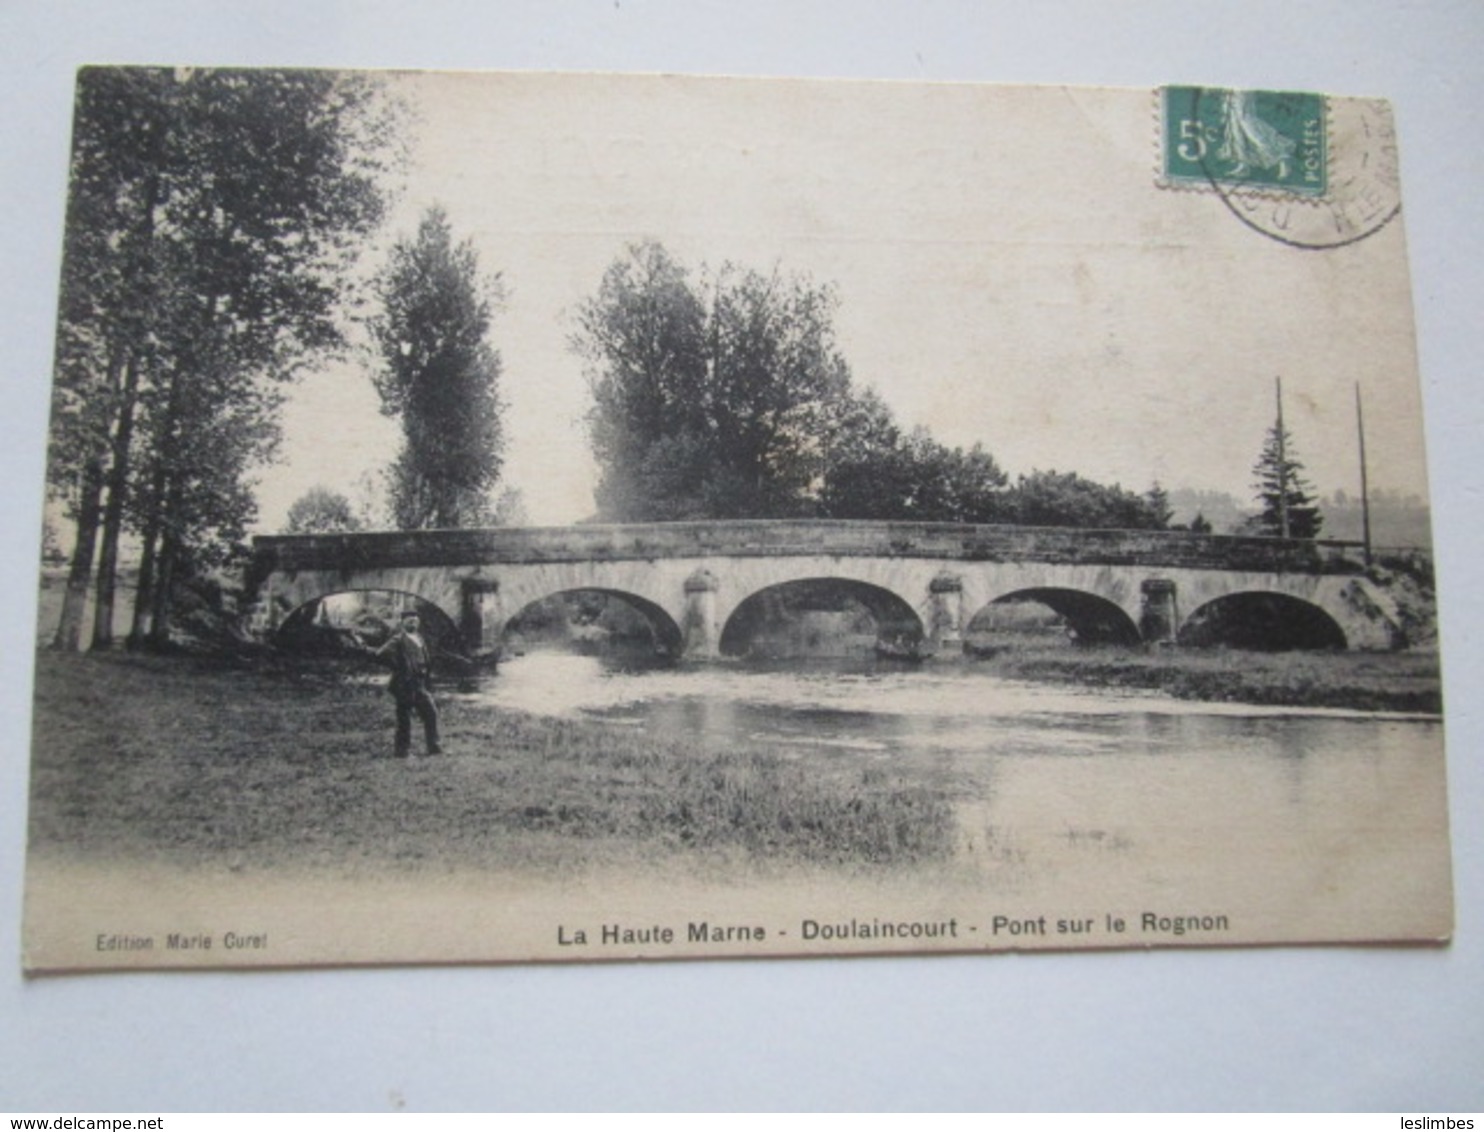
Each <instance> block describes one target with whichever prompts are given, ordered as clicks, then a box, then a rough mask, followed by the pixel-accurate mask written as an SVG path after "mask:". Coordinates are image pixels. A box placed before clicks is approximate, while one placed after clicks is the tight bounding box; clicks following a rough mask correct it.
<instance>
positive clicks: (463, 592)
mask: <svg viewBox="0 0 1484 1132" xmlns="http://www.w3.org/2000/svg"><path fill="white" fill-rule="evenodd" d="M499 592H500V583H499V582H497V581H495V579H493V578H465V579H464V581H463V585H462V586H461V587H460V602H459V633H460V635H461V636H462V637H463V639H464V648H465V649H467V650H468V653H469V655H470V656H486V655H488V654H490V653H492V652H498V651H499V648H500V630H501V629H502V628H503V624H502V620H501V618H500V617H499V615H498V613H497V611H496V609H495V604H496V599H497V595H498V594H499Z"/></svg>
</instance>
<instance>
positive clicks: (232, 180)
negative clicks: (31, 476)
mask: <svg viewBox="0 0 1484 1132" xmlns="http://www.w3.org/2000/svg"><path fill="white" fill-rule="evenodd" d="M392 117H393V114H392V111H391V109H390V108H389V103H387V102H386V100H385V99H384V98H383V96H382V94H381V91H380V88H379V86H378V85H377V84H376V82H375V81H373V80H368V79H364V78H359V77H351V76H343V75H339V74H336V73H333V72H324V71H317V72H311V71H250V72H249V71H230V70H208V71H172V70H166V69H160V68H90V69H87V70H84V71H83V72H81V74H80V75H79V78H78V92H77V105H76V112H75V122H74V132H73V152H72V161H71V192H70V195H69V201H68V216H67V235H66V242H65V247H64V256H63V268H62V291H61V305H60V314H59V319H58V332H57V351H56V375H55V381H54V398H53V414H52V434H51V436H52V443H51V448H50V453H49V460H48V475H49V477H50V480H51V482H52V484H53V486H54V488H55V489H56V490H59V491H61V492H62V493H64V495H65V496H66V497H67V498H68V500H69V514H70V516H71V517H72V518H73V520H74V521H75V523H76V541H75V544H74V549H73V554H72V565H71V570H70V574H69V583H68V588H67V593H66V596H65V600H64V608H63V614H62V618H61V623H60V626H59V629H58V633H57V637H56V643H57V644H58V645H59V646H61V647H66V648H75V647H77V646H78V644H79V643H80V641H81V636H82V607H83V602H84V600H85V598H86V594H87V590H88V587H89V583H90V580H91V579H92V578H93V576H94V571H93V564H94V558H95V557H96V558H97V570H96V586H97V593H96V616H95V622H94V632H93V643H94V645H95V647H97V646H105V645H107V644H109V643H110V641H111V638H112V620H113V606H114V582H115V574H116V570H117V556H118V548H119V543H120V539H121V536H122V534H123V532H124V531H125V530H126V529H133V530H134V531H136V532H137V533H138V534H139V536H140V543H141V546H142V557H141V573H140V587H139V596H138V601H137V604H136V608H135V632H136V635H140V636H144V637H148V638H150V639H152V640H154V641H157V642H158V641H163V640H164V639H165V636H166V624H167V619H168V615H169V612H170V609H171V604H172V597H171V595H172V591H173V582H174V579H175V578H176V577H177V575H178V574H179V573H180V572H181V571H183V570H185V569H188V568H195V567H198V566H199V565H201V564H203V563H206V562H209V561H211V560H214V559H218V558H220V557H221V556H222V555H223V554H225V553H226V552H227V551H228V550H229V549H230V547H231V545H232V544H233V543H234V542H236V541H237V540H239V539H240V538H241V533H242V530H243V529H244V526H245V524H246V522H247V521H248V520H249V519H250V518H251V516H252V513H253V500H252V496H251V493H250V492H249V491H248V490H247V488H246V486H245V485H244V475H245V473H246V472H247V470H248V469H249V468H250V467H251V466H252V465H253V464H254V463H256V462H258V461H260V460H262V459H265V458H266V457H267V456H268V455H269V454H270V453H271V451H272V447H273V444H274V443H275V442H276V440H277V435H278V434H277V412H278V408H279V405H280V400H281V394H280V387H281V385H282V384H283V383H284V382H286V381H287V380H289V379H290V378H291V377H293V376H294V375H295V373H296V372H298V371H299V369H300V368H302V367H303V366H304V365H305V364H307V363H308V362H309V360H310V359H311V358H312V357H313V356H314V355H316V354H318V353H319V352H321V351H323V350H326V349H330V348H333V347H334V346H336V345H338V344H339V342H340V330H339V325H338V321H339V320H338V315H339V311H340V307H341V304H342V301H343V300H344V299H345V297H346V295H347V282H346V280H347V278H348V277H347V275H346V272H345V269H346V267H347V266H348V265H349V263H350V262H351V260H352V258H353V256H354V254H355V251H356V248H357V246H358V244H359V242H360V240H361V238H362V237H364V235H365V234H366V233H368V232H369V231H370V230H371V229H372V228H373V227H374V225H375V224H376V223H378V222H379V220H380V217H381V214H382V209H383V204H384V201H383V197H382V194H381V192H380V190H379V188H378V184H379V180H380V178H381V177H382V176H383V175H384V174H385V173H386V172H387V168H388V167H387V164H386V162H385V161H384V159H383V158H384V155H385V154H386V153H387V152H389V149H390V143H389V138H390V133H389V124H390V122H391V120H392Z"/></svg>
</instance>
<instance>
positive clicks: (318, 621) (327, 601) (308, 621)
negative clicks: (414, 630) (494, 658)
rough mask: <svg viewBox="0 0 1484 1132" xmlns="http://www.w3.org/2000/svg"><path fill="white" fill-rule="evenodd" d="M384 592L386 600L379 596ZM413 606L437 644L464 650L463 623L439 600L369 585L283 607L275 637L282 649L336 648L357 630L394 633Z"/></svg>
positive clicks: (270, 638)
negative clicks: (343, 599)
mask: <svg viewBox="0 0 1484 1132" xmlns="http://www.w3.org/2000/svg"><path fill="white" fill-rule="evenodd" d="M378 596H379V597H380V598H381V599H382V600H380V601H375V600H373V598H375V597H378ZM337 598H346V599H352V600H350V601H347V602H344V603H341V602H336V599H337ZM356 599H359V600H356ZM288 600H289V601H292V600H293V599H288ZM337 607H338V608H337ZM409 609H412V610H415V611H416V612H417V614H418V616H419V618H420V619H421V620H422V622H423V624H422V632H423V635H424V636H425V637H427V639H428V641H429V642H430V643H431V644H432V645H434V646H436V647H438V648H439V649H443V650H453V651H455V652H458V651H460V639H461V636H462V634H461V632H460V627H459V624H458V622H457V621H455V620H454V619H453V618H452V617H451V616H450V615H449V613H448V611H447V610H445V609H443V608H442V607H441V606H440V605H439V604H438V603H437V602H434V601H429V600H428V599H427V598H426V597H424V596H423V595H421V594H418V593H415V592H413V591H411V590H398V589H389V588H386V587H380V586H365V585H348V586H343V587H341V588H339V589H330V590H328V591H326V592H323V593H315V594H312V595H311V596H308V597H304V598H302V600H300V601H299V602H298V604H296V605H292V606H291V607H290V608H288V609H286V610H285V611H283V614H282V616H281V617H280V618H279V619H278V622H277V625H276V627H275V628H274V629H273V630H272V632H271V633H270V634H269V640H270V641H271V642H272V643H273V644H274V645H275V646H277V647H280V648H291V649H298V650H304V651H318V650H320V649H330V650H332V651H333V650H334V649H335V648H336V647H337V642H338V647H341V648H343V647H344V646H346V645H348V644H349V643H350V642H349V640H348V637H349V634H350V633H351V631H352V630H354V631H356V632H357V633H360V634H365V633H368V632H370V633H372V635H373V641H374V639H375V637H376V636H383V637H384V636H386V635H388V634H390V633H391V632H392V631H393V630H394V629H395V628H396V627H397V622H398V620H399V619H400V617H401V615H402V613H403V612H404V611H406V610H409Z"/></svg>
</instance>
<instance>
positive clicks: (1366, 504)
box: [1355, 381, 1371, 566]
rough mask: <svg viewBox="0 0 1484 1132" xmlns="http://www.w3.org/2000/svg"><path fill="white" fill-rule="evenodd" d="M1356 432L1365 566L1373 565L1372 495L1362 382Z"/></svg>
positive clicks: (1357, 395) (1357, 389)
mask: <svg viewBox="0 0 1484 1132" xmlns="http://www.w3.org/2000/svg"><path fill="white" fill-rule="evenodd" d="M1355 432H1356V435H1357V436H1358V437H1359V439H1360V521H1361V529H1362V531H1363V533H1362V535H1361V538H1362V540H1363V541H1364V543H1365V564H1366V565H1367V566H1369V565H1370V564H1371V493H1370V486H1369V483H1368V482H1367V479H1366V466H1365V410H1364V409H1363V408H1362V407H1361V402H1360V382H1358V381H1357V382H1356V383H1355Z"/></svg>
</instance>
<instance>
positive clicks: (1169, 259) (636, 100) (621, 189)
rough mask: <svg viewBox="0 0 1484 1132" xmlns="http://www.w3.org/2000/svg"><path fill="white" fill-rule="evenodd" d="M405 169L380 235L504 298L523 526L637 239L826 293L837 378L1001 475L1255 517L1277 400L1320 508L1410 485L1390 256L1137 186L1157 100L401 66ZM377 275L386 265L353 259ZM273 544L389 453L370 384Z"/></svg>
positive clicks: (581, 510) (342, 410)
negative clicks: (846, 371)
mask: <svg viewBox="0 0 1484 1132" xmlns="http://www.w3.org/2000/svg"><path fill="white" fill-rule="evenodd" d="M389 81H390V82H392V83H393V85H394V86H395V87H396V88H397V89H398V90H399V91H401V92H402V93H404V94H405V95H406V96H407V97H408V98H409V100H410V101H411V102H412V103H413V105H414V106H415V107H416V108H417V117H416V122H415V125H414V126H413V127H412V136H411V138H410V139H409V140H410V141H411V143H412V164H411V166H410V169H409V173H408V177H407V182H406V187H405V192H404V194H403V196H402V198H401V200H400V203H399V205H398V208H397V211H396V213H395V215H394V217H393V222H392V224H391V226H390V228H389V231H388V234H387V240H388V241H389V240H390V239H391V238H392V236H394V235H397V234H401V235H408V234H410V233H412V232H413V231H414V230H415V228H416V224H417V220H418V217H419V216H420V215H421V213H422V211H423V210H424V209H425V208H426V207H428V206H429V205H431V204H433V203H435V202H436V203H439V204H441V205H443V206H444V207H445V208H446V209H447V211H448V214H449V218H450V221H451V223H452V224H453V226H454V229H455V231H456V233H457V234H458V235H460V236H461V237H468V238H471V239H472V240H473V241H474V244H475V246H476V248H477V249H478V252H479V255H480V258H481V262H482V265H483V267H484V268H485V269H486V270H488V271H498V272H500V273H501V275H502V276H503V278H504V281H505V284H506V288H507V292H508V300H507V303H506V306H505V309H504V310H503V311H502V312H500V314H499V315H498V316H497V318H496V321H495V325H494V332H493V340H494V344H495V346H496V347H497V348H498V349H499V351H500V353H501V355H502V357H503V360H504V384H503V388H502V396H503V397H504V399H505V401H506V402H507V404H508V411H507V413H506V417H505V425H506V430H507V436H508V438H509V446H508V450H507V463H506V472H505V482H506V484H507V485H510V486H514V487H517V488H519V489H520V491H521V492H522V494H523V496H524V498H525V501H526V504H527V508H528V511H529V517H530V520H531V521H532V522H533V523H551V524H559V523H568V522H572V521H575V520H577V519H581V518H583V517H585V516H588V515H590V514H591V513H592V512H593V509H594V505H593V498H592V489H593V485H594V483H595V480H596V470H595V468H594V466H593V463H592V460H591V457H590V455H589V452H588V448H587V443H586V434H585V430H584V427H583V424H582V418H583V415H584V413H585V412H586V409H587V404H588V402H587V387H586V381H585V379H584V375H583V369H582V363H581V361H580V359H579V358H577V357H576V356H575V355H573V354H572V353H571V352H570V351H569V349H568V348H567V339H568V336H569V335H570V333H571V331H572V319H571V314H572V312H573V310H574V309H575V308H576V307H577V305H578V304H580V303H581V302H582V301H583V299H585V298H586V297H588V296H590V295H591V294H593V293H594V291H595V290H596V288H597V286H598V283H599V281H600V279H601V277H602V274H603V271H604V269H605V268H606V267H607V265H608V264H609V263H610V262H612V260H613V259H614V258H615V257H616V256H617V255H619V254H621V253H622V251H623V249H624V248H625V246H626V245H627V244H629V243H632V242H634V241H637V240H641V239H646V238H656V239H659V240H660V241H662V242H663V243H664V244H665V245H666V246H667V247H668V248H669V249H670V250H671V252H672V253H674V254H675V255H676V256H678V257H679V258H680V259H681V260H682V261H683V262H685V263H687V264H688V265H690V266H691V267H693V268H698V267H699V266H700V265H701V264H702V263H710V264H712V265H718V264H720V263H721V262H723V261H725V260H732V261H735V262H738V263H741V264H744V265H747V266H751V267H756V268H759V269H762V270H767V269H770V268H772V267H773V266H774V265H775V264H776V265H778V266H780V267H781V268H782V269H784V270H785V271H790V272H798V273H807V274H808V275H809V276H811V277H812V278H813V279H814V281H815V282H818V283H829V284H832V285H833V286H835V287H836V288H837V290H838V293H839V298H840V309H839V314H838V318H837V323H836V329H837V332H838V336H839V343H840V346H841V348H842V350H843V352H844V354H845V355H846V357H847V359H848V360H849V362H850V364H851V367H852V370H853V372H854V375H855V379H856V381H857V382H858V383H860V384H861V385H870V386H874V387H875V388H876V389H877V390H878V391H879V392H880V393H881V394H882V395H883V396H884V397H885V399H886V400H887V402H888V403H889V404H890V405H891V406H892V408H893V409H894V410H895V411H896V413H897V416H898V418H899V420H901V421H902V423H904V424H906V425H908V426H911V425H925V426H927V427H928V428H929V429H930V430H931V431H932V432H933V434H934V435H935V436H936V437H937V438H938V439H940V440H942V441H944V442H946V443H949V444H953V445H968V444H972V443H975V442H982V443H983V444H984V445H985V446H986V447H987V448H988V449H989V450H990V451H991V452H992V453H993V454H994V455H995V457H996V458H997V459H998V460H999V461H1000V463H1001V464H1002V466H1004V467H1005V468H1006V470H1008V471H1009V472H1010V473H1012V475H1013V474H1016V473H1023V472H1028V471H1030V470H1032V469H1033V468H1055V469H1057V470H1060V471H1076V472H1079V473H1081V474H1083V475H1086V476H1089V477H1091V478H1093V479H1096V480H1100V481H1104V482H1110V483H1111V482H1117V483H1121V484H1122V485H1123V486H1124V487H1127V488H1130V489H1133V490H1136V491H1143V490H1145V489H1147V488H1148V487H1149V486H1150V484H1151V483H1152V482H1154V481H1155V480H1159V481H1160V482H1162V483H1163V484H1165V485H1166V486H1167V487H1171V488H1178V487H1193V488H1199V489H1207V490H1221V491H1227V492H1231V493H1232V494H1234V495H1236V496H1238V497H1239V498H1242V499H1244V500H1245V499H1248V498H1250V496H1251V489H1250V484H1251V481H1252V474H1251V469H1252V465H1253V462H1254V460H1255V458H1256V456H1257V453H1258V450H1259V448H1260V446H1261V444H1262V441H1263V437H1264V433H1265V430H1266V429H1267V427H1268V426H1269V425H1270V424H1271V422H1272V418H1273V379H1274V378H1275V377H1277V376H1279V375H1281V376H1282V377H1283V379H1284V385H1285V392H1286V403H1287V415H1288V424H1289V427H1290V431H1291V432H1292V434H1293V436H1294V441H1295V445H1296V447H1297V450H1298V453H1299V456H1300V457H1301V458H1302V459H1303V460H1304V462H1305V464H1306V466H1307V469H1308V472H1309V476H1310V479H1311V480H1312V482H1313V483H1314V485H1315V486H1316V487H1317V488H1318V489H1319V490H1320V492H1321V493H1326V494H1327V493H1329V492H1331V491H1334V490H1336V489H1344V490H1346V491H1349V492H1352V493H1354V492H1357V491H1358V489H1359V471H1358V464H1357V456H1356V448H1355V426H1354V401H1353V397H1354V394H1353V388H1354V383H1355V382H1357V381H1358V382H1360V383H1361V385H1362V387H1363V389H1364V393H1365V397H1366V405H1367V410H1366V411H1367V426H1368V430H1367V431H1368V441H1369V454H1370V459H1371V473H1372V474H1371V482H1372V486H1373V488H1383V489H1386V490H1393V491H1400V492H1419V493H1424V492H1425V491H1426V482H1425V469H1424V463H1423V458H1422V448H1421V427H1420V411H1419V403H1418V390H1417V379H1416V362H1415V354H1414V345H1413V338H1412V330H1411V321H1412V314H1411V300H1410V289H1409V282H1408V277H1407V269H1406V255H1405V247H1404V237H1403V233H1402V229H1401V225H1400V224H1399V223H1393V224H1391V225H1389V226H1387V227H1386V228H1383V229H1382V230H1381V231H1379V232H1378V233H1376V234H1375V235H1374V236H1372V237H1370V238H1369V239H1365V240H1362V241H1360V242H1359V243H1356V244H1353V245H1351V246H1348V247H1345V248H1339V249H1335V250H1329V251H1301V250H1296V249H1294V248H1290V247H1287V246H1285V245H1283V244H1281V243H1279V242H1277V241H1274V240H1272V239H1269V238H1268V237H1266V236H1264V235H1262V234H1260V233H1258V232H1255V231H1253V230H1251V229H1250V228H1248V227H1245V226H1244V225H1242V224H1240V223H1238V222H1237V220H1236V219H1235V218H1234V217H1233V215H1232V214H1231V212H1230V211H1229V210H1228V209H1227V208H1226V207H1225V205H1223V204H1222V203H1221V202H1220V200H1219V199H1217V198H1216V196H1215V195H1214V194H1213V193H1211V192H1209V191H1204V192H1200V191H1196V192H1190V191H1186V192H1179V191H1173V190H1170V189H1168V188H1162V187H1160V186H1158V185H1157V184H1156V170H1157V164H1158V155H1157V145H1156V138H1157V123H1158V113H1159V111H1158V104H1157V102H1156V100H1155V98H1154V95H1153V92H1151V91H1106V90H1103V91H1098V90H1087V89H1084V90H1067V89H1064V88H1051V87H1044V88H1034V89H1027V88H1019V89H1016V88H1006V87H988V86H977V85H954V84H938V85H919V84H905V83H869V84H867V83H846V82H795V81H787V82H778V81H768V80H698V79H679V78H634V77H606V76H588V77H584V78H561V77H553V76H536V75H474V74H463V75H441V76H440V75H420V76H419V75H402V76H396V77H393V78H391V79H390V80H389ZM368 256H369V262H371V263H373V264H374V263H377V262H379V261H380V259H381V258H382V257H383V256H384V248H382V247H378V248H373V249H368ZM285 425H286V430H287V437H286V444H285V447H284V449H283V453H282V460H281V461H280V463H279V464H278V465H276V466H275V467H273V468H271V469H269V470H267V472H266V473H265V474H264V475H263V476H262V477H261V489H260V500H261V503H262V515H261V522H260V528H261V529H262V530H273V529H278V528H279V527H281V525H282V522H283V518H284V515H285V513H286V511H287V508H288V505H289V504H290V503H291V502H292V501H293V499H295V498H296V497H297V496H298V495H300V494H301V493H302V492H303V491H305V490H306V489H307V488H309V487H310V486H313V485H314V484H324V485H326V486H328V487H331V488H334V489H337V490H341V491H345V492H347V493H353V492H354V489H355V485H356V480H357V479H358V477H359V476H361V475H362V474H363V473H364V472H366V471H371V470H374V469H376V468H378V467H380V466H382V465H384V464H385V463H386V462H387V461H388V460H389V459H390V458H391V457H392V455H393V454H394V453H395V450H396V446H397V443H398V434H397V428H396V424H395V422H393V421H390V420H387V419H386V418H383V417H381V416H380V414H379V413H378V411H377V402H376V398H375V394H374V392H373V390H372V388H371V384H370V382H369V380H368V378H367V374H366V370H365V363H363V362H351V363H348V364H342V365H338V366H336V367H331V368H326V369H324V370H323V371H320V372H317V373H315V374H312V375H310V376H308V377H307V378H306V379H305V380H304V381H303V382H302V383H301V384H300V385H299V386H298V387H297V388H296V389H295V391H294V396H293V399H292V401H291V404H290V406H289V409H288V412H287V415H286V418H285Z"/></svg>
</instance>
